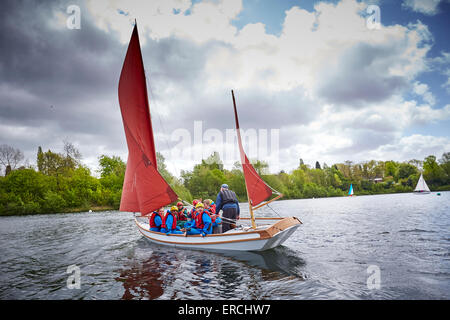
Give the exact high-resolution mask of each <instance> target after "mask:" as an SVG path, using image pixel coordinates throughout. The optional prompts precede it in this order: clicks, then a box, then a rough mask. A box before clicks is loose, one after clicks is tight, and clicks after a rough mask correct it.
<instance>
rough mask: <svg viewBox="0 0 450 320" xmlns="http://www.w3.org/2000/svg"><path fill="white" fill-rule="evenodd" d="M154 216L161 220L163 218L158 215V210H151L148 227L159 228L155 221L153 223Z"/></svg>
mask: <svg viewBox="0 0 450 320" xmlns="http://www.w3.org/2000/svg"><path fill="white" fill-rule="evenodd" d="M156 216H158V217H160V218H161V220H163V218H162V217H161V216H160V215H159V212H157V211H153V214H152V216H151V217H150V228H159V227H160V226H157V225H156V223H155V218H156Z"/></svg>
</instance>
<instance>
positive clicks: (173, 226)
mask: <svg viewBox="0 0 450 320" xmlns="http://www.w3.org/2000/svg"><path fill="white" fill-rule="evenodd" d="M169 214H170V215H172V217H173V222H172V228H170V230H174V229H176V227H177V216H176V215H174V214H172V212H170V211H167V213H166V215H165V216H164V219H162V224H161V229H162V228H164V229H167V226H166V219H167V217H168V215H169Z"/></svg>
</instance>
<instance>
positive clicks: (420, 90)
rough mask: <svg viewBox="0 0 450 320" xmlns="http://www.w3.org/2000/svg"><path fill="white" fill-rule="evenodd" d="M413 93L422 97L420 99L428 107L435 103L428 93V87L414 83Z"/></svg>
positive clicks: (431, 95) (417, 82) (432, 96)
mask: <svg viewBox="0 0 450 320" xmlns="http://www.w3.org/2000/svg"><path fill="white" fill-rule="evenodd" d="M413 91H414V93H415V94H416V95H419V96H422V99H423V100H424V101H425V102H427V103H428V104H430V105H434V104H435V103H436V99H435V97H434V95H433V94H432V93H431V92H430V91H429V87H428V85H427V84H425V83H420V82H419V81H416V82H414V84H413Z"/></svg>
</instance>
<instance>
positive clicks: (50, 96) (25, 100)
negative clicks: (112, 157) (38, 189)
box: [0, 1, 131, 162]
mask: <svg viewBox="0 0 450 320" xmlns="http://www.w3.org/2000/svg"><path fill="white" fill-rule="evenodd" d="M70 4H76V5H79V6H80V8H81V29H80V30H71V29H68V28H67V27H66V26H65V24H63V25H61V24H59V25H58V23H57V21H55V19H57V17H56V15H55V13H58V12H59V13H62V14H63V16H67V17H68V16H69V15H68V14H67V13H66V9H67V7H68V6H69V5H70ZM91 21H92V18H91V17H90V16H89V12H88V10H87V9H85V7H84V6H83V3H78V2H77V1H71V2H70V3H69V2H48V1H6V2H2V11H0V30H1V32H0V46H1V48H2V50H1V53H0V55H1V59H0V126H3V129H2V136H1V138H0V139H1V142H2V143H7V144H10V145H14V146H15V147H18V148H20V149H22V150H23V151H24V152H25V155H26V157H31V158H32V159H31V162H33V160H34V159H33V158H34V153H35V150H36V149H37V146H38V145H42V146H43V147H44V149H47V148H51V149H53V148H56V145H57V144H60V142H61V141H62V140H63V139H68V140H70V141H72V142H76V143H78V145H77V146H78V147H79V148H81V149H82V151H83V148H85V147H87V143H88V142H89V143H94V142H95V143H97V144H98V145H99V146H100V145H108V144H109V145H110V146H111V148H114V144H117V142H120V144H121V146H123V141H121V139H122V137H121V135H119V134H118V132H119V130H117V129H118V128H119V129H122V128H121V127H119V125H120V126H121V123H120V112H119V109H118V104H117V82H118V78H119V75H120V70H121V67H122V61H123V57H124V55H125V52H126V46H124V45H121V44H120V43H119V42H118V41H117V40H116V39H117V38H116V37H112V36H111V35H109V34H107V33H105V32H104V31H102V30H99V29H98V28H96V27H95V26H94V25H93V24H92V22H91ZM130 33H131V27H130ZM11 128H21V129H20V130H14V129H13V130H12V129H11ZM122 140H123V139H122ZM56 151H58V150H56Z"/></svg>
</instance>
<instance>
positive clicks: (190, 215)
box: [187, 199, 199, 221]
mask: <svg viewBox="0 0 450 320" xmlns="http://www.w3.org/2000/svg"><path fill="white" fill-rule="evenodd" d="M198 202H199V201H198V200H197V199H194V201H192V209H191V211H189V213H188V216H187V218H188V221H189V220H192V219H194V217H195V206H196V205H197V203H198Z"/></svg>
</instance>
